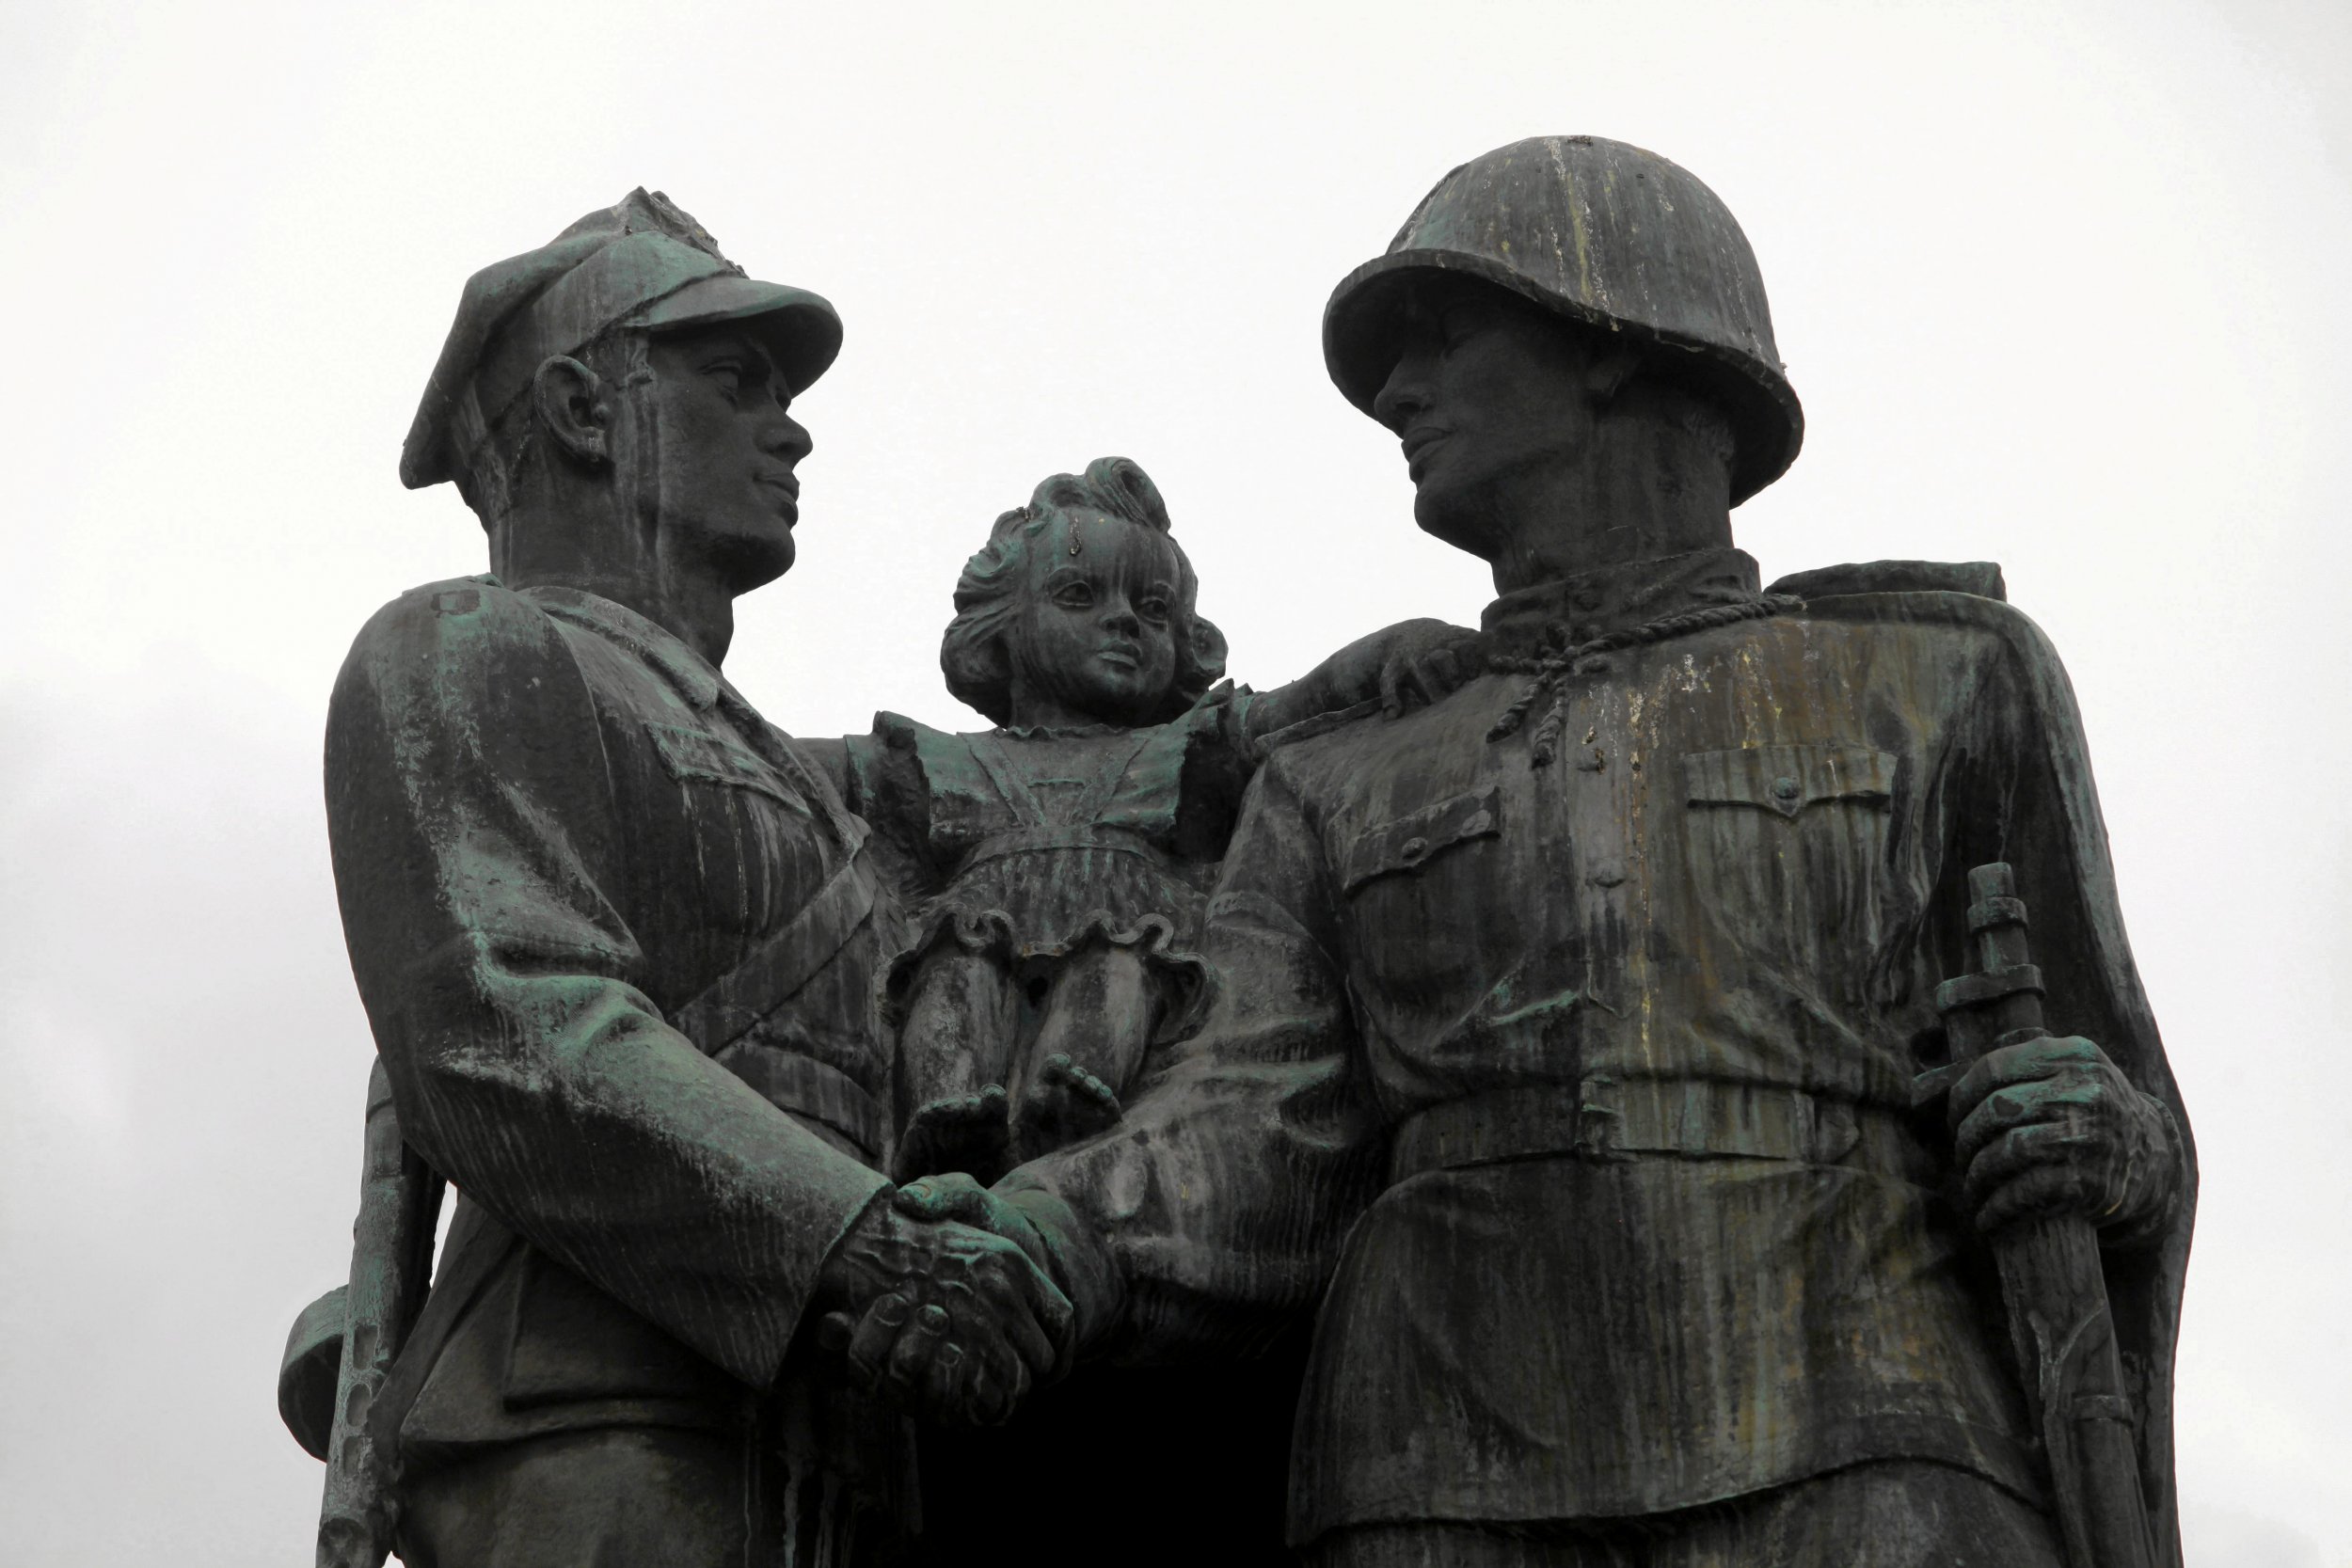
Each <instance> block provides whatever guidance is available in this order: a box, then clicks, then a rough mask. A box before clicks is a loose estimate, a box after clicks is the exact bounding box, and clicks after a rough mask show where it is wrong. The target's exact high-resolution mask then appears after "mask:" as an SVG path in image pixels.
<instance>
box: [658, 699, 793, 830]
mask: <svg viewBox="0 0 2352 1568" xmlns="http://www.w3.org/2000/svg"><path fill="white" fill-rule="evenodd" d="M645 733H646V734H647V735H648V736H651V737H652V738H653V745H654V750H655V751H657V752H660V753H661V765H662V766H663V767H664V768H668V769H669V770H670V776H671V777H672V778H674V779H676V780H678V781H680V782H681V783H695V784H734V785H735V786H737V787H738V788H739V789H756V790H758V791H759V792H760V793H761V794H763V795H770V796H773V797H774V798H775V799H776V800H780V801H782V802H783V803H784V804H786V805H787V806H790V807H791V808H792V809H794V810H795V811H798V812H801V813H803V814H804V815H805V814H806V813H807V811H808V803H807V802H806V801H805V800H802V798H801V792H800V791H799V790H797V789H794V788H793V787H792V786H791V785H790V784H787V783H786V782H785V780H784V777H783V775H781V774H779V773H778V772H777V771H776V770H775V769H774V768H771V767H769V766H768V763H767V761H766V759H765V758H763V757H761V756H760V754H759V753H758V752H755V751H753V750H752V749H751V748H750V747H748V746H746V745H744V744H742V743H741V742H740V741H737V740H731V739H728V738H727V737H726V736H718V735H713V734H711V733H710V732H709V731H707V730H693V729H688V728H686V727H684V726H683V725H679V724H656V723H652V722H650V721H649V722H647V724H646V725H645Z"/></svg>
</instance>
